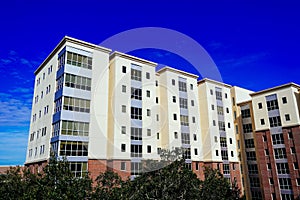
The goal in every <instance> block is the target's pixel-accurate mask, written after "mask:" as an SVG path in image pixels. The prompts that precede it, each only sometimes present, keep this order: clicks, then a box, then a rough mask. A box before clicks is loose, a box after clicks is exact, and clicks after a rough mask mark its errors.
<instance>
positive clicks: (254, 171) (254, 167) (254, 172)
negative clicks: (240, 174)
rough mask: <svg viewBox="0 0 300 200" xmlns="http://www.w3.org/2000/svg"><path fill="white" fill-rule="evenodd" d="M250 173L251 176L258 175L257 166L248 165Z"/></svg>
mask: <svg viewBox="0 0 300 200" xmlns="http://www.w3.org/2000/svg"><path fill="white" fill-rule="evenodd" d="M248 173H249V174H258V168H257V164H248Z"/></svg>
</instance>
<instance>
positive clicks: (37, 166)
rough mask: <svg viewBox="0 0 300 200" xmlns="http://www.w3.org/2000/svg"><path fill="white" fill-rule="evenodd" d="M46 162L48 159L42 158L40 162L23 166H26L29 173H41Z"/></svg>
mask: <svg viewBox="0 0 300 200" xmlns="http://www.w3.org/2000/svg"><path fill="white" fill-rule="evenodd" d="M47 164H48V160H43V161H40V162H35V163H29V164H25V167H27V168H28V169H29V170H30V172H31V173H42V172H43V169H44V167H46V165H47Z"/></svg>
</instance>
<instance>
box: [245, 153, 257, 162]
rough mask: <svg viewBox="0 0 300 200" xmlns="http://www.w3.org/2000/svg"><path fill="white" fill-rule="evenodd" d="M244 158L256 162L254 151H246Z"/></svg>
mask: <svg viewBox="0 0 300 200" xmlns="http://www.w3.org/2000/svg"><path fill="white" fill-rule="evenodd" d="M246 156H247V160H256V154H255V151H247V152H246Z"/></svg>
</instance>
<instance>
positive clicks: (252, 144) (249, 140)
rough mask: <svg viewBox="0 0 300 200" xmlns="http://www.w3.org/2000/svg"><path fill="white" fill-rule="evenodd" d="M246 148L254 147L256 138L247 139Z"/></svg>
mask: <svg viewBox="0 0 300 200" xmlns="http://www.w3.org/2000/svg"><path fill="white" fill-rule="evenodd" d="M245 147H246V148H254V147H255V146H254V139H245Z"/></svg>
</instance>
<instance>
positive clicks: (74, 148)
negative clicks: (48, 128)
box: [59, 141, 88, 156]
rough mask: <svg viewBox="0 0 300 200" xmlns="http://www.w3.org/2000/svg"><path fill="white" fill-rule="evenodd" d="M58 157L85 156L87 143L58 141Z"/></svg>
mask: <svg viewBox="0 0 300 200" xmlns="http://www.w3.org/2000/svg"><path fill="white" fill-rule="evenodd" d="M59 155H60V156H87V155H88V143H87V142H78V141H60V152H59Z"/></svg>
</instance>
